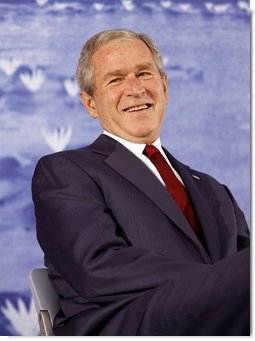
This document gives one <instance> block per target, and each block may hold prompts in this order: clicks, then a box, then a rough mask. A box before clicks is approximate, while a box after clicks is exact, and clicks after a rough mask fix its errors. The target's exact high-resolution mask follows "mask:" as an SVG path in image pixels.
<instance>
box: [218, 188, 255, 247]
mask: <svg viewBox="0 0 255 341" xmlns="http://www.w3.org/2000/svg"><path fill="white" fill-rule="evenodd" d="M224 187H225V189H226V191H227V194H228V195H229V197H230V199H231V201H232V204H233V208H234V212H235V216H236V222H237V250H242V249H244V248H246V247H248V246H250V231H249V227H248V225H247V222H246V219H245V216H244V214H243V212H242V210H241V209H240V208H239V206H238V205H237V202H236V200H235V198H234V196H233V194H232V193H231V191H230V189H229V188H228V187H227V186H225V185H224Z"/></svg>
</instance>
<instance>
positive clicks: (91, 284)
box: [32, 30, 250, 336]
mask: <svg viewBox="0 0 255 341" xmlns="http://www.w3.org/2000/svg"><path fill="white" fill-rule="evenodd" d="M77 79H78V83H79V86H80V88H81V92H80V96H81V101H82V103H83V105H84V107H85V108H86V110H87V112H88V114H89V115H90V116H91V117H92V118H95V119H98V120H99V122H100V124H101V126H102V128H103V130H104V132H103V134H102V135H100V136H99V137H98V139H97V140H96V141H94V142H93V143H92V144H91V145H90V146H87V147H84V148H81V149H77V150H71V151H64V152H60V153H55V154H52V155H48V156H45V157H43V158H42V159H41V160H40V161H39V163H38V165H37V167H36V170H35V174H34V177H33V183H32V191H33V200H34V204H35V214H36V220H37V236H38V240H39V243H40V245H41V247H42V249H43V251H44V253H45V264H46V266H47V268H48V272H49V276H50V279H51V281H52V282H53V284H54V285H55V287H56V290H57V291H58V293H59V300H60V305H61V310H60V311H59V313H58V314H57V316H56V318H55V321H54V333H55V335H190V336H192V335H249V333H250V329H249V289H250V274H249V232H248V228H247V224H246V221H245V218H244V215H243V213H242V212H241V210H240V209H239V207H238V206H237V203H236V201H235V199H234V198H233V196H232V194H231V192H230V190H229V189H228V188H227V187H226V186H224V185H221V184H220V183H218V182H217V181H216V180H215V179H213V178H212V177H210V176H209V175H206V174H204V173H201V172H199V171H196V170H192V169H190V168H189V167H188V166H186V165H184V164H182V163H180V162H179V161H178V160H176V159H175V158H174V157H173V156H172V155H171V154H170V153H169V152H168V151H167V150H166V149H164V148H163V147H162V146H161V142H160V130H161V126H162V123H163V120H164V116H165V111H166V105H167V101H168V84H167V77H166V74H165V72H164V70H163V64H162V60H161V57H160V53H159V51H158V49H157V47H156V46H155V45H154V44H153V42H152V40H151V39H150V38H149V37H148V36H147V35H144V34H137V33H135V32H131V31H127V30H109V31H104V32H100V33H98V34H96V35H95V36H94V37H92V38H91V39H90V40H89V41H88V42H87V43H86V44H85V45H84V47H83V49H82V51H81V56H80V59H79V64H78V68H77Z"/></svg>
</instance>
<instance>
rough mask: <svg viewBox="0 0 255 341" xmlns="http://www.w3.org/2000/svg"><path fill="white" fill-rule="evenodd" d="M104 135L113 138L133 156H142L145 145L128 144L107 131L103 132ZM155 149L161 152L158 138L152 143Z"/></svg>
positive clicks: (128, 142)
mask: <svg viewBox="0 0 255 341" xmlns="http://www.w3.org/2000/svg"><path fill="white" fill-rule="evenodd" d="M104 134H105V135H107V136H109V137H111V138H113V139H114V140H116V141H118V142H119V143H121V144H122V145H123V146H124V147H126V148H127V149H128V150H130V151H131V152H132V153H133V154H135V155H136V156H137V157H139V158H140V157H141V155H142V154H143V151H144V148H145V143H134V142H130V141H127V140H124V139H123V138H121V137H119V136H116V135H114V134H112V133H109V132H108V131H106V130H104ZM152 144H153V145H154V146H155V147H157V148H158V149H159V150H160V151H162V148H161V142H160V138H159V137H158V138H157V140H155V141H154V142H153V143H152Z"/></svg>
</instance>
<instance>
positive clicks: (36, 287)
mask: <svg viewBox="0 0 255 341" xmlns="http://www.w3.org/2000/svg"><path fill="white" fill-rule="evenodd" d="M28 283H29V286H30V289H31V292H32V297H33V300H34V303H35V307H36V311H37V313H38V322H39V326H40V331H41V334H42V335H43V336H53V329H52V326H53V320H54V317H55V315H56V314H57V312H58V310H59V309H60V306H59V301H58V294H57V293H56V291H55V290H54V288H53V286H52V284H51V282H50V279H49V277H48V273H47V269H46V268H41V269H34V270H32V271H31V272H30V274H29V276H28Z"/></svg>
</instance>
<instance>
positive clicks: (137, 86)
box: [125, 75, 145, 96]
mask: <svg viewBox="0 0 255 341" xmlns="http://www.w3.org/2000/svg"><path fill="white" fill-rule="evenodd" d="M144 93H145V88H144V86H143V83H142V82H141V80H139V78H138V77H137V76H136V75H130V76H128V77H127V80H126V88H125V94H126V95H127V96H138V95H141V94H144Z"/></svg>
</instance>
